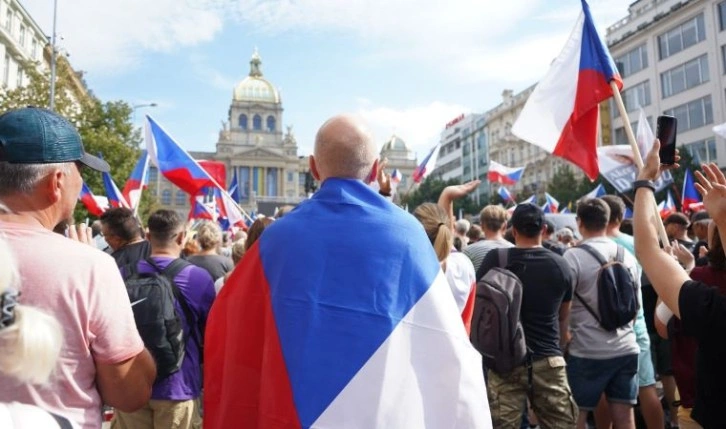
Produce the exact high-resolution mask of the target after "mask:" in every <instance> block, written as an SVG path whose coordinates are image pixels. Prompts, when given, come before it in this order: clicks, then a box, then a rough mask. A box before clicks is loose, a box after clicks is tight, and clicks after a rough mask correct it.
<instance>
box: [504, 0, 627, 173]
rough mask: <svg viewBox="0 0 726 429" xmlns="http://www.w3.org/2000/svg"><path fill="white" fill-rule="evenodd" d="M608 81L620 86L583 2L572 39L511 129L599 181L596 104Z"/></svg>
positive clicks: (607, 94) (607, 90)
mask: <svg viewBox="0 0 726 429" xmlns="http://www.w3.org/2000/svg"><path fill="white" fill-rule="evenodd" d="M610 81H615V83H616V84H617V86H618V88H621V89H622V87H623V82H622V80H621V79H620V75H619V74H618V71H617V68H616V67H615V62H614V61H613V59H612V58H611V57H610V53H609V52H608V50H607V47H606V45H605V43H604V42H603V40H602V38H601V37H600V35H599V34H598V33H597V30H596V28H595V24H594V22H593V19H592V15H591V14H590V7H589V6H588V4H587V2H586V1H585V0H582V13H581V14H580V17H579V18H578V20H577V23H576V24H575V28H574V30H573V32H572V34H571V35H570V39H569V40H568V41H567V43H566V44H565V47H564V48H563V49H562V52H561V53H560V55H559V56H558V57H557V58H556V59H555V60H554V61H553V62H552V66H551V67H550V69H549V71H548V72H547V75H546V76H545V77H544V78H543V79H542V80H541V81H540V82H539V84H537V87H536V88H535V89H534V92H532V94H531V95H530V96H529V98H528V99H527V103H526V104H525V106H524V108H523V109H522V112H521V113H520V115H519V117H518V118H517V121H516V122H515V123H514V126H513V127H512V133H514V134H515V135H516V136H517V137H519V138H521V139H522V140H525V141H528V142H530V143H532V144H534V145H536V146H539V147H541V148H543V149H544V150H546V151H547V152H550V153H552V154H553V155H555V156H559V157H561V158H564V159H567V160H569V161H570V162H572V163H573V164H575V165H577V166H578V167H580V168H581V169H582V171H584V172H585V174H586V175H587V176H588V177H589V178H590V180H595V179H597V176H598V174H599V168H598V163H597V150H596V149H597V133H598V123H599V117H600V110H599V104H600V102H602V101H604V100H606V99H608V98H610V97H611V96H612V95H613V92H612V88H611V87H610Z"/></svg>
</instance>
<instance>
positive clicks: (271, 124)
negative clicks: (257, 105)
mask: <svg viewBox="0 0 726 429" xmlns="http://www.w3.org/2000/svg"><path fill="white" fill-rule="evenodd" d="M276 122H277V121H275V117H274V116H268V117H267V131H269V132H271V133H273V132H275V125H276Z"/></svg>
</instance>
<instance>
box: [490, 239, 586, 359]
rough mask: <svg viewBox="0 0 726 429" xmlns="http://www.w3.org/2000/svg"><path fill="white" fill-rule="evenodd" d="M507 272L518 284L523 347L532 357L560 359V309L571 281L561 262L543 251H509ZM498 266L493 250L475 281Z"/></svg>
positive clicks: (569, 294)
mask: <svg viewBox="0 0 726 429" xmlns="http://www.w3.org/2000/svg"><path fill="white" fill-rule="evenodd" d="M507 250H508V251H509V259H508V262H507V268H508V269H509V270H511V271H512V272H513V273H514V274H516V275H517V277H519V279H520V280H521V281H522V286H523V288H522V310H521V313H520V318H521V320H522V327H523V328H524V336H525V339H526V341H527V347H529V348H530V350H532V354H533V355H534V357H548V356H562V350H561V349H560V325H559V315H560V306H561V305H562V303H563V302H568V301H571V300H572V288H573V282H574V277H573V274H572V269H571V268H570V265H569V264H568V263H567V261H565V258H563V257H562V256H560V255H558V254H556V253H555V252H552V251H550V250H547V249H545V248H544V247H536V248H530V249H520V248H516V247H515V248H511V249H507ZM497 266H499V254H498V251H497V250H493V251H491V252H489V253H488V254H487V255H486V257H484V260H483V261H482V263H481V266H480V267H479V270H478V271H477V273H476V278H477V281H478V280H480V279H481V278H482V277H484V275H485V274H486V273H487V271H489V270H490V269H491V268H493V267H497Z"/></svg>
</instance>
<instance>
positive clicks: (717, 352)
mask: <svg viewBox="0 0 726 429" xmlns="http://www.w3.org/2000/svg"><path fill="white" fill-rule="evenodd" d="M678 307H679V308H680V311H681V323H682V327H683V332H684V333H685V334H686V335H690V336H693V337H695V338H696V339H697V340H698V353H697V355H696V402H695V405H694V407H693V413H692V414H691V416H692V417H693V418H694V419H695V420H696V421H697V422H698V423H700V424H701V426H703V427H704V428H706V429H708V428H726V413H724V412H723V410H722V408H723V405H724V404H726V389H725V388H724V386H726V341H724V338H726V297H725V296H724V295H722V294H721V293H720V291H719V290H718V289H717V288H715V287H712V286H707V285H705V284H703V283H701V282H696V281H693V280H688V281H686V282H685V283H684V284H683V288H682V289H681V292H680V295H679V297H678Z"/></svg>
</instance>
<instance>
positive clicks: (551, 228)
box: [545, 219, 555, 235]
mask: <svg viewBox="0 0 726 429" xmlns="http://www.w3.org/2000/svg"><path fill="white" fill-rule="evenodd" d="M554 233H555V224H554V222H552V221H551V220H546V219H545V234H547V235H550V234H554Z"/></svg>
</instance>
